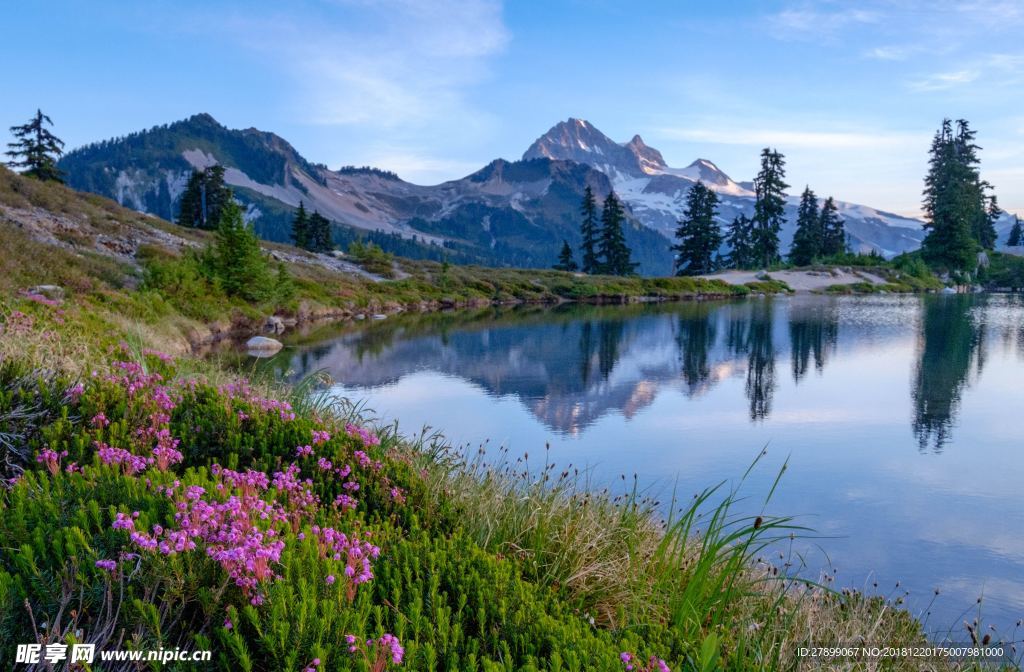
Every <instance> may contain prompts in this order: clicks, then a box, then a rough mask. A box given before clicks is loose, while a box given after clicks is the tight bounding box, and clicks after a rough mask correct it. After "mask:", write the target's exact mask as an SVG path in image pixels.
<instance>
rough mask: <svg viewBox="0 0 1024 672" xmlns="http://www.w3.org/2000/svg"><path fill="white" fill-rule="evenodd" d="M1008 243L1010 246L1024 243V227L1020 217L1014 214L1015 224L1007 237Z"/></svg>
mask: <svg viewBox="0 0 1024 672" xmlns="http://www.w3.org/2000/svg"><path fill="white" fill-rule="evenodd" d="M1006 244H1007V245H1009V246H1010V247H1019V246H1020V245H1024V228H1022V227H1021V224H1020V217H1018V216H1017V215H1014V216H1013V226H1012V227H1011V228H1010V235H1009V236H1007V238H1006Z"/></svg>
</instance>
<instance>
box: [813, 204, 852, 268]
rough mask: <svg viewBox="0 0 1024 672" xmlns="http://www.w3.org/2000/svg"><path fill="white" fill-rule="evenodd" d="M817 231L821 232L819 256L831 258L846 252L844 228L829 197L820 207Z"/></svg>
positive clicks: (837, 211) (837, 209) (837, 210)
mask: <svg viewBox="0 0 1024 672" xmlns="http://www.w3.org/2000/svg"><path fill="white" fill-rule="evenodd" d="M818 229H819V230H820V231H821V256H823V257H832V256H835V255H837V254H844V253H845V252H846V226H845V225H844V224H843V218H842V217H840V216H839V208H837V207H836V202H835V199H833V198H832V197H831V196H829V197H828V198H826V199H825V203H824V205H822V206H821V216H820V218H819V224H818Z"/></svg>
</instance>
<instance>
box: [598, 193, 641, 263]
mask: <svg viewBox="0 0 1024 672" xmlns="http://www.w3.org/2000/svg"><path fill="white" fill-rule="evenodd" d="M625 222H626V211H625V210H624V209H623V207H622V202H621V201H619V197H618V196H616V195H615V192H614V191H613V192H611V193H610V194H608V197H607V198H605V199H604V208H603V209H602V210H601V238H600V240H599V242H598V255H599V258H600V262H599V268H600V272H601V273H604V274H607V275H631V274H632V273H634V271H635V270H636V264H634V263H633V262H632V261H630V254H631V252H630V249H629V247H628V246H627V245H626V234H625V232H624V230H623V225H624V224H625Z"/></svg>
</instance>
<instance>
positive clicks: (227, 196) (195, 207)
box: [178, 163, 234, 230]
mask: <svg viewBox="0 0 1024 672" xmlns="http://www.w3.org/2000/svg"><path fill="white" fill-rule="evenodd" d="M233 201H234V194H233V193H232V192H231V188H230V187H228V186H227V184H226V183H225V182H224V166H222V165H220V164H219V163H215V164H213V165H212V166H209V167H207V168H203V169H202V170H193V171H192V175H190V176H189V179H188V184H187V185H186V186H185V192H184V193H183V194H182V195H181V203H180V205H179V210H178V224H180V225H181V226H187V227H190V228H194V229H206V230H212V229H216V228H217V227H218V225H219V222H220V219H221V217H220V216H221V211H222V210H223V209H224V207H225V206H226V205H227V204H228V203H230V202H233Z"/></svg>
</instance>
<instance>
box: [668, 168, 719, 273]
mask: <svg viewBox="0 0 1024 672" xmlns="http://www.w3.org/2000/svg"><path fill="white" fill-rule="evenodd" d="M717 216H718V194H716V193H715V192H713V191H711V190H710V189H708V188H707V187H705V186H704V183H703V182H700V181H698V182H697V184H695V185H693V186H692V187H690V191H689V193H687V194H686V210H684V211H683V217H682V219H680V220H679V227H678V228H677V229H676V240H678V241H679V242H678V243H677V244H676V245H673V246H672V248H671V249H672V250H674V251H675V252H676V253H677V255H676V275H702V274H704V273H711V272H712V271H714V270H715V255H716V254H717V252H718V248H719V247H720V246H721V245H722V232H721V230H720V229H719V228H718V224H717V223H716V222H715V218H716V217H717Z"/></svg>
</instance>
